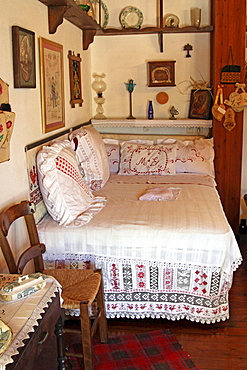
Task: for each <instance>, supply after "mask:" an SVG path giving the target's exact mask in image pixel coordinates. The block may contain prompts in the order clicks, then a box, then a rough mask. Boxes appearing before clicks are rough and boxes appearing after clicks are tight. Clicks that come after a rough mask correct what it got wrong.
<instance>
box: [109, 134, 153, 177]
mask: <svg viewBox="0 0 247 370" xmlns="http://www.w3.org/2000/svg"><path fill="white" fill-rule="evenodd" d="M103 141H104V143H105V147H106V153H107V158H108V163H109V169H110V173H118V171H119V164H120V142H127V143H138V144H147V145H152V144H153V141H152V140H142V139H141V140H138V139H137V140H128V141H121V140H117V139H103Z"/></svg>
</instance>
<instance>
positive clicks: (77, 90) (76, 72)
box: [68, 50, 83, 108]
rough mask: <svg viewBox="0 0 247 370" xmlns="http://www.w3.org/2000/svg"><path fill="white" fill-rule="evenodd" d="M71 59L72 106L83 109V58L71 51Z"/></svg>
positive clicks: (69, 55)
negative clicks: (76, 105) (77, 105)
mask: <svg viewBox="0 0 247 370" xmlns="http://www.w3.org/2000/svg"><path fill="white" fill-rule="evenodd" d="M68 58H69V80H70V104H71V107H72V108H75V104H79V106H80V107H82V102H83V99H82V90H81V58H80V54H77V55H75V54H74V53H72V51H71V50H69V52H68Z"/></svg>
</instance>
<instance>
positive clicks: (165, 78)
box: [148, 60, 176, 87]
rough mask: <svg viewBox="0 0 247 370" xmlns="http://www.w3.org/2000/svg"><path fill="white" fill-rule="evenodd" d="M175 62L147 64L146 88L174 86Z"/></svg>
mask: <svg viewBox="0 0 247 370" xmlns="http://www.w3.org/2000/svg"><path fill="white" fill-rule="evenodd" d="M175 63H176V61H175V60H170V61H157V62H148V86H149V87H156V86H157V87H159V86H176V85H175Z"/></svg>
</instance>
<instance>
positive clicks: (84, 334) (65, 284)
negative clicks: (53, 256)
mask: <svg viewBox="0 0 247 370" xmlns="http://www.w3.org/2000/svg"><path fill="white" fill-rule="evenodd" d="M34 212H35V206H34V204H33V203H31V202H29V201H23V202H20V203H18V204H14V205H12V206H10V207H8V208H6V209H5V210H4V211H2V212H1V213H0V246H1V249H2V252H3V255H4V258H5V261H6V264H7V266H8V269H9V273H10V274H22V273H23V270H24V268H25V266H26V264H27V263H28V262H29V261H31V260H33V262H34V272H42V273H44V274H46V275H49V276H52V277H54V278H55V279H56V280H57V281H58V282H59V283H60V284H61V286H62V294H61V296H62V298H63V303H62V308H63V309H68V310H69V309H79V312H80V317H79V319H80V328H79V329H77V328H74V329H71V328H68V329H67V328H65V333H66V332H69V333H78V332H80V333H81V338H82V353H81V354H78V353H68V352H65V354H66V355H67V356H76V357H83V362H84V369H85V370H92V369H93V353H92V338H93V336H94V334H95V333H96V331H97V329H98V328H99V334H100V340H101V342H103V343H106V342H107V340H108V334H107V320H106V316H105V305H104V290H103V279H102V272H101V270H100V269H99V270H96V271H93V270H88V269H85V270H83V269H75V270H69V269H46V270H45V269H44V262H43V256H42V255H43V253H44V252H45V250H46V249H45V245H44V244H43V243H40V240H39V236H38V231H37V228H36V224H35V220H34V216H33V215H34ZM22 217H24V220H25V224H26V228H27V231H28V236H29V241H30V245H29V246H28V248H27V249H26V250H25V251H24V252H23V253H22V254H21V255H20V256H19V258H15V257H14V254H13V252H12V248H11V247H10V244H9V242H8V233H9V229H10V227H11V225H12V223H13V222H14V221H15V220H17V219H18V218H22ZM94 303H96V304H95V305H94V307H93V308H94V310H93V317H92V316H90V313H91V311H92V310H91V306H92V305H93V304H94ZM95 306H96V309H95ZM65 319H71V320H74V319H75V316H72V317H70V316H69V315H67V312H66V315H65ZM76 319H78V318H77V317H76Z"/></svg>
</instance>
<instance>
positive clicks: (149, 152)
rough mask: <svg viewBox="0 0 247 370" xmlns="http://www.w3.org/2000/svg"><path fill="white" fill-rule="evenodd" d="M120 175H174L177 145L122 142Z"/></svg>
mask: <svg viewBox="0 0 247 370" xmlns="http://www.w3.org/2000/svg"><path fill="white" fill-rule="evenodd" d="M120 145H121V159H120V169H119V174H120V175H173V174H174V173H175V151H176V145H173V144H167V145H142V144H135V143H126V142H124V143H121V144H120Z"/></svg>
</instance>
